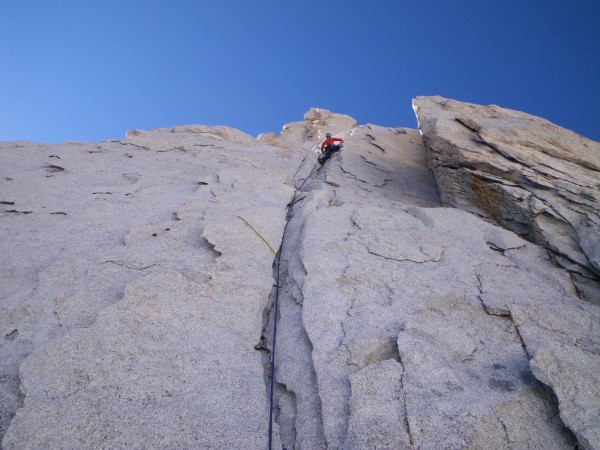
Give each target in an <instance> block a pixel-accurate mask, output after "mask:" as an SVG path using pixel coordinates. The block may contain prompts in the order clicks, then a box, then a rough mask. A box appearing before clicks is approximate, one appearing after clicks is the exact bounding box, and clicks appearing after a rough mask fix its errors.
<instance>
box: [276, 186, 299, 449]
mask: <svg viewBox="0 0 600 450" xmlns="http://www.w3.org/2000/svg"><path fill="white" fill-rule="evenodd" d="M306 179H308V177H307V178H306ZM306 179H305V181H306ZM302 185H304V183H302ZM298 192H299V190H297V191H296V192H294V196H293V197H292V201H291V202H290V203H288V206H287V208H288V212H287V215H286V217H285V227H284V228H283V236H282V237H281V246H280V247H279V251H278V252H277V257H276V259H275V261H276V264H277V279H276V284H275V312H274V318H273V348H272V349H271V387H270V389H271V392H270V394H269V450H272V448H273V407H274V388H275V378H276V377H275V344H276V339H277V316H278V314H279V286H280V279H281V270H280V267H281V252H282V251H283V243H284V241H285V234H286V231H287V227H288V224H289V223H290V219H291V218H292V208H293V206H294V204H295V203H296V202H297V201H299V200H296V196H297V195H298Z"/></svg>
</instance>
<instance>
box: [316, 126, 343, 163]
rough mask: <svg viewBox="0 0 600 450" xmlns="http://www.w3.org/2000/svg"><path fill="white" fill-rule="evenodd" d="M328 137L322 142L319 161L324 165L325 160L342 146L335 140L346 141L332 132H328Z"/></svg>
mask: <svg viewBox="0 0 600 450" xmlns="http://www.w3.org/2000/svg"><path fill="white" fill-rule="evenodd" d="M325 137H326V139H325V140H324V141H323V143H322V144H321V153H322V155H320V156H319V163H320V164H321V165H322V164H323V163H324V162H325V161H327V160H328V159H329V158H330V157H331V155H333V153H334V152H337V151H338V150H340V149H341V148H342V146H341V145H339V144H335V142H344V141H343V140H342V139H340V138H335V137H331V133H327V134H326V135H325Z"/></svg>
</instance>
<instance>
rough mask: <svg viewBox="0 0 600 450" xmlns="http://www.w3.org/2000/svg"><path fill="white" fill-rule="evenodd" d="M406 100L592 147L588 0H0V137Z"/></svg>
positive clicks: (105, 134) (595, 82)
mask: <svg viewBox="0 0 600 450" xmlns="http://www.w3.org/2000/svg"><path fill="white" fill-rule="evenodd" d="M418 95H442V96H444V97H449V98H454V99H456V100H461V101H467V102H472V103H478V104H496V105H499V106H502V107H507V108H512V109H517V110H521V111H525V112H528V113H530V114H534V115H538V116H541V117H544V118H546V119H548V120H550V121H552V122H554V123H556V124H558V125H560V126H563V127H565V128H569V129H572V130H574V131H576V132H578V133H580V134H583V135H584V136H586V137H588V138H591V139H594V140H599V141H600V0H502V1H499V0H478V1H476V0H454V1H447V0H436V1H433V0H370V1H366V0H361V1H358V0H357V1H353V0H319V1H313V0H303V1H291V0H279V1H275V0H273V1H271V0H237V1H234V0H213V1H207V0H196V1H184V0H169V1H156V0H144V1H134V0H102V1H101V0H71V1H66V0H0V140H18V139H27V140H33V141H41V142H51V143H61V142H64V141H66V140H79V141H99V140H104V139H109V138H123V137H124V135H125V132H126V131H127V130H128V129H133V128H140V129H148V128H156V127H170V126H173V125H183V124H207V125H229V126H232V127H235V128H238V129H241V130H242V131H245V132H247V133H249V134H252V135H254V136H256V135H257V134H258V133H260V132H269V131H275V132H279V131H280V130H281V127H282V125H284V124H285V123H287V122H291V121H296V120H302V115H303V113H304V112H305V111H306V110H308V109H309V108H310V107H311V106H315V107H321V108H326V109H330V110H332V111H335V112H340V113H344V114H349V115H351V116H353V117H354V118H355V119H357V120H358V122H359V123H361V124H364V123H374V124H377V125H383V126H394V127H396V126H398V127H411V128H416V120H415V117H414V113H413V111H412V108H411V99H412V98H413V97H415V96H418Z"/></svg>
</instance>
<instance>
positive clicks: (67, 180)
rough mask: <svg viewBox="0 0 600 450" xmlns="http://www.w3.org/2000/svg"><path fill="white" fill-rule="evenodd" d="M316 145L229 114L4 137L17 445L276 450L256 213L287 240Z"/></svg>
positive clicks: (8, 334) (9, 364)
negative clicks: (274, 137)
mask: <svg viewBox="0 0 600 450" xmlns="http://www.w3.org/2000/svg"><path fill="white" fill-rule="evenodd" d="M303 158H304V154H303V153H301V152H297V151H292V150H289V149H284V148H281V147H276V146H271V145H267V144H264V143H260V142H258V141H256V140H255V139H253V138H252V137H250V136H247V135H245V134H243V133H241V132H239V131H237V130H232V129H227V128H225V127H201V126H193V127H175V128H172V129H159V130H151V131H131V132H129V133H128V137H127V139H126V140H124V141H109V142H102V143H96V144H84V143H70V144H66V145H61V146H48V145H41V144H34V143H25V142H23V143H5V144H2V148H1V149H0V159H1V160H2V162H1V163H0V167H2V174H1V179H2V181H3V182H2V184H1V185H0V188H1V191H0V192H1V194H0V198H1V199H2V200H3V201H4V204H3V211H2V212H1V216H0V225H1V227H2V236H3V238H2V250H1V253H2V255H3V258H2V267H1V272H0V273H2V282H1V284H0V286H1V289H2V304H0V308H1V311H2V312H1V314H0V321H1V322H0V326H1V330H2V332H3V335H2V338H3V339H2V347H1V355H0V360H1V361H2V375H3V376H2V378H1V382H0V383H1V384H0V389H1V397H2V402H1V403H2V408H3V410H2V426H3V428H2V434H4V433H6V428H7V425H8V424H9V422H10V423H11V427H10V429H9V430H8V433H7V434H6V436H5V437H4V440H3V441H2V445H3V448H7V449H9V448H107V447H110V448H116V447H119V448H124V447H133V448H140V447H148V446H156V447H162V448H199V447H202V448H206V447H212V448H215V447H221V448H242V447H252V448H264V447H265V445H266V442H267V440H266V434H265V432H264V429H263V428H264V425H265V424H266V423H267V420H268V401H267V396H266V392H265V389H264V381H263V376H264V373H263V372H264V367H263V365H262V360H261V357H260V354H259V353H258V352H256V351H255V350H254V348H253V347H254V343H255V341H256V339H257V335H259V334H260V329H261V326H262V311H263V309H264V307H265V304H266V302H267V300H268V296H269V292H270V290H271V286H272V284H273V278H272V268H271V266H272V262H273V255H272V253H271V252H270V250H269V248H268V247H267V246H266V245H265V244H264V243H263V242H262V241H261V239H260V238H259V237H258V235H257V234H256V233H255V232H254V231H253V230H252V229H251V228H250V226H252V227H254V229H256V230H257V232H258V233H260V235H261V236H262V237H263V238H264V239H265V240H266V241H267V242H269V243H271V244H272V245H273V246H275V248H276V247H277V245H278V243H279V241H280V239H281V233H282V230H283V226H284V224H285V216H286V213H285V206H286V204H287V203H288V201H289V199H290V196H291V194H292V192H293V191H294V189H293V180H294V173H295V171H296V170H297V168H298V166H299V165H300V163H301V162H302V160H303ZM242 218H243V219H244V220H245V221H246V222H247V223H246V222H244V221H243V220H241V219H242ZM248 224H249V225H250V226H249V225H248ZM25 357H26V359H25V360H24V361H23V359H24V358H25ZM19 366H20V370H19ZM18 378H20V382H21V386H20V391H19V386H18ZM23 397H24V400H23ZM241 398H243V399H244V401H243V402H240V401H239V400H240V399H241ZM18 406H22V408H21V409H19V410H18V412H17V415H16V417H15V418H14V419H13V420H12V422H11V421H10V419H11V416H12V415H14V413H15V410H16V409H17V407H18Z"/></svg>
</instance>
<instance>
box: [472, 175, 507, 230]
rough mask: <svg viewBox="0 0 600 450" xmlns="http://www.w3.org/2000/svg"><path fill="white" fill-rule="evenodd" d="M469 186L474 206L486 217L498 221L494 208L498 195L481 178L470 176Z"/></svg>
mask: <svg viewBox="0 0 600 450" xmlns="http://www.w3.org/2000/svg"><path fill="white" fill-rule="evenodd" d="M469 186H470V187H471V191H472V192H473V201H474V203H475V205H476V206H477V207H478V208H479V209H480V210H481V211H482V212H483V213H484V214H486V215H487V216H488V217H491V218H492V219H494V220H495V221H497V222H498V221H499V220H498V219H499V217H498V213H497V210H496V207H497V205H498V203H499V202H500V195H499V194H498V191H496V190H495V189H494V188H493V187H492V186H490V185H489V184H488V183H486V182H485V181H483V180H482V179H481V178H477V177H475V176H471V179H470V180H469Z"/></svg>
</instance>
